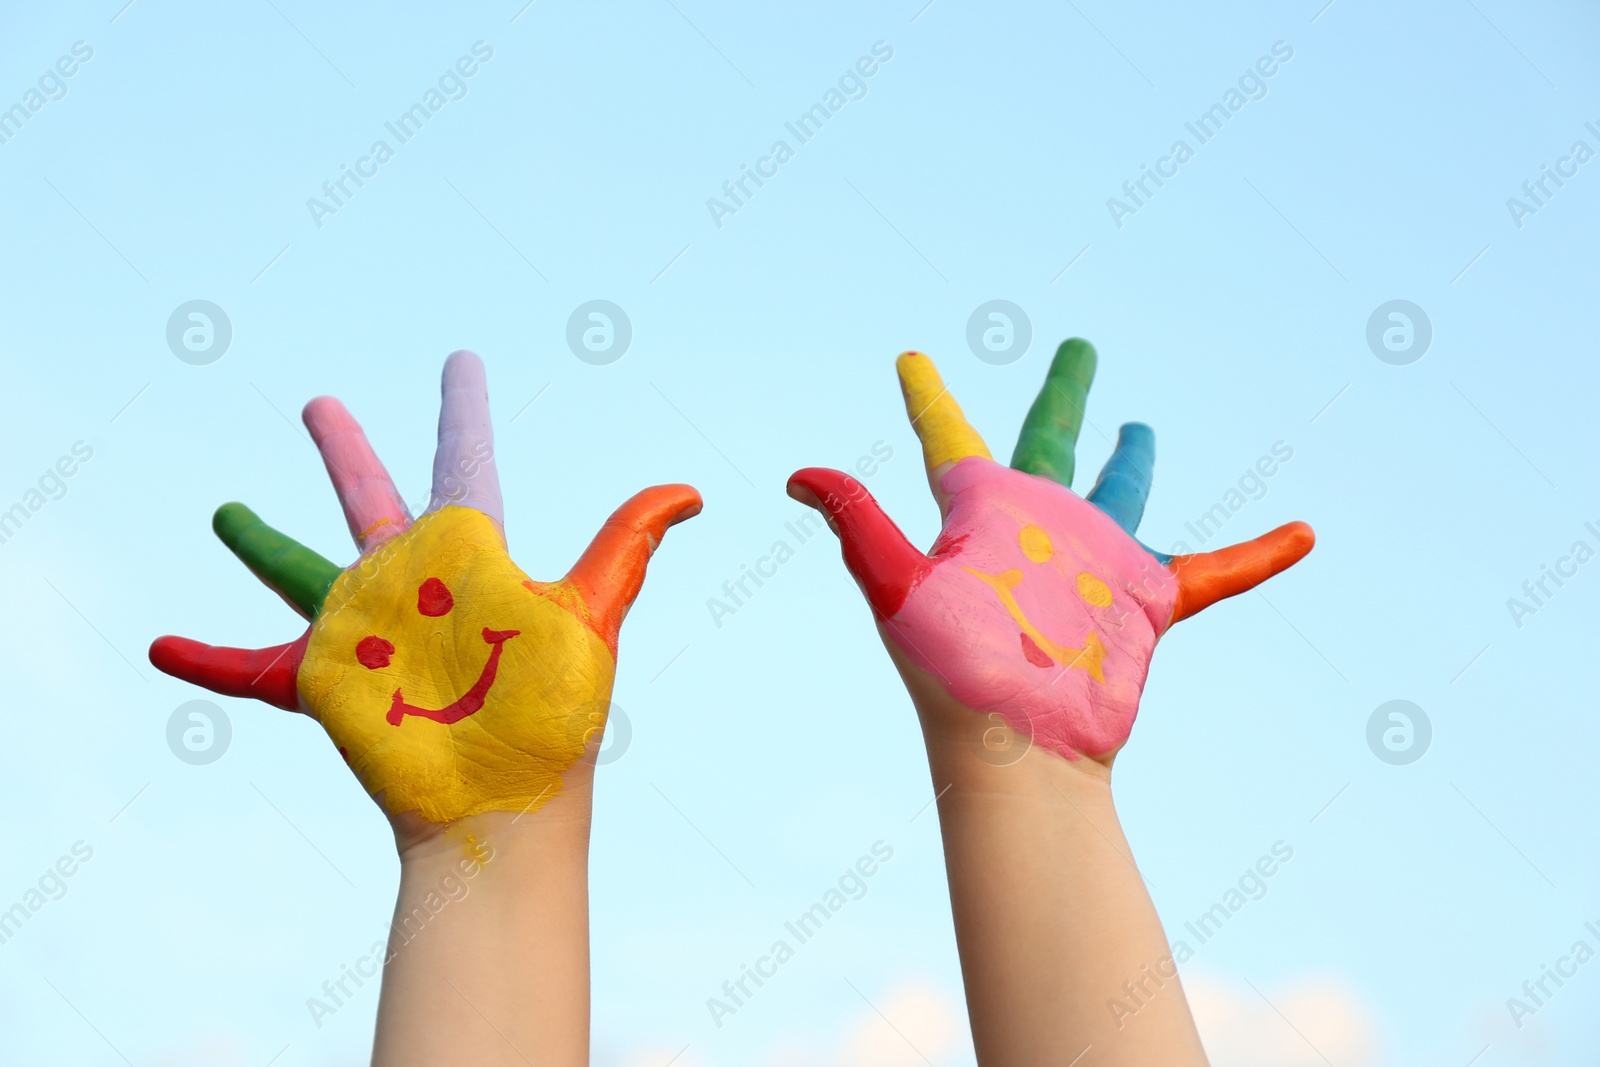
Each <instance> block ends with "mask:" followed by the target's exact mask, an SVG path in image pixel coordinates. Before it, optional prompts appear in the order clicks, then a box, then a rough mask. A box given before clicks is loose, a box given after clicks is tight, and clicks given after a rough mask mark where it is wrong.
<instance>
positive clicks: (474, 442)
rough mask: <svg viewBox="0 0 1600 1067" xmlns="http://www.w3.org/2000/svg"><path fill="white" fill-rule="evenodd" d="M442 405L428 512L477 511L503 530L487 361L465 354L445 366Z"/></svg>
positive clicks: (459, 355) (462, 351)
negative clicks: (490, 420) (444, 509)
mask: <svg viewBox="0 0 1600 1067" xmlns="http://www.w3.org/2000/svg"><path fill="white" fill-rule="evenodd" d="M441 394H442V397H441V400H440V403H439V448H438V450H437V451H436V452H435V453H434V455H433V498H432V499H431V500H429V502H428V510H429V511H437V510H438V509H439V508H442V507H447V506H452V505H453V506H455V507H463V508H476V509H477V510H479V511H481V512H483V513H484V514H485V515H487V516H489V517H490V518H491V519H493V520H494V521H495V522H497V523H500V524H501V525H504V524H505V507H504V505H503V504H502V503H501V500H500V472H499V471H498V470H497V469H496V468H495V465H494V427H493V426H492V425H491V424H490V422H489V386H488V383H487V380H486V379H485V377H484V373H483V361H482V360H481V359H479V358H478V357H477V356H476V355H475V354H473V353H471V352H468V351H466V350H465V349H463V350H461V351H459V352H452V353H451V354H450V358H449V359H447V360H445V362H444V380H443V383H442V385H441Z"/></svg>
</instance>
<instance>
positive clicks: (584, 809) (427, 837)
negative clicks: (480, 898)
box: [391, 764, 594, 880]
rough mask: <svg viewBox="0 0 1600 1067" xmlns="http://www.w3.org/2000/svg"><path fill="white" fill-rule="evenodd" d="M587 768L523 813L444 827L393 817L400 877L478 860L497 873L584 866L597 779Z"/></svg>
mask: <svg viewBox="0 0 1600 1067" xmlns="http://www.w3.org/2000/svg"><path fill="white" fill-rule="evenodd" d="M584 770H588V768H587V767H585V765H584V764H580V765H579V767H577V768H574V769H573V770H572V771H569V772H568V774H567V775H566V778H567V780H566V781H564V782H563V783H562V789H561V792H560V793H558V794H557V795H555V796H553V797H550V798H549V799H547V800H545V801H543V802H542V803H541V804H539V805H538V806H536V807H532V806H530V807H528V808H526V809H524V810H521V811H488V812H482V813H480V814H477V815H469V816H467V817H466V818H463V819H457V820H456V821H454V822H451V823H448V824H443V825H440V824H436V823H428V822H424V821H423V820H421V819H420V818H418V817H417V816H416V815H415V814H407V815H401V816H397V817H394V818H392V819H391V822H392V823H393V825H394V833H395V847H396V849H397V850H398V852H399V855H400V867H401V871H402V873H416V874H422V875H428V874H442V873H445V872H447V871H448V870H450V869H451V868H452V867H459V866H460V865H461V864H462V862H464V861H465V862H467V863H469V864H470V863H471V862H472V861H474V860H476V861H477V862H479V863H485V864H493V865H494V866H495V867H496V869H499V870H517V869H520V868H523V867H527V866H539V867H542V868H549V867H552V866H559V865H562V864H567V865H572V864H577V865H579V866H584V865H586V864H587V858H588V850H589V830H590V825H591V822H592V820H593V813H594V790H593V781H594V778H593V774H592V771H591V772H590V773H582V772H583V771H584ZM486 857H487V858H486ZM497 880H498V879H497Z"/></svg>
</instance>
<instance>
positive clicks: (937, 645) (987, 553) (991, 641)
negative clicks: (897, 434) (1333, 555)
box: [789, 340, 1313, 763]
mask: <svg viewBox="0 0 1600 1067" xmlns="http://www.w3.org/2000/svg"><path fill="white" fill-rule="evenodd" d="M898 368H899V373H900V380H901V386H902V388H903V390H904V392H905V397H906V410H907V413H908V414H909V415H910V416H911V421H912V426H913V427H914V428H915V429H916V432H917V435H918V437H919V438H920V439H921V441H922V445H923V453H924V459H925V461H926V463H927V468H928V480H929V483H930V485H931V486H932V488H933V493H934V496H935V498H936V499H937V500H938V502H939V505H940V509H941V511H942V512H943V515H944V528H943V530H942V531H941V532H940V534H939V537H938V539H937V540H936V541H935V542H934V544H933V547H932V548H931V549H930V550H929V551H928V553H927V554H926V555H924V554H923V553H922V552H920V551H918V550H917V549H916V548H915V547H914V546H913V545H912V544H911V543H910V542H909V541H907V540H906V538H905V536H904V534H902V533H901V532H900V530H899V528H898V527H896V526H895V524H894V523H893V521H891V520H890V519H889V517H888V516H887V515H885V514H884V513H883V511H882V510H881V509H880V508H879V507H878V505H877V502H876V501H875V500H873V499H872V497H871V495H870V494H868V493H867V492H866V490H865V489H864V488H863V487H862V486H861V485H860V483H858V482H856V481H855V480H854V479H852V478H850V477H849V476H848V475H845V474H843V473H841V472H839V471H831V470H825V469H820V468H808V469H806V470H801V471H797V472H796V473H795V474H794V476H793V477H792V478H791V479H790V482H789V493H790V495H791V496H793V497H795V499H797V500H800V501H801V502H803V503H807V504H810V505H812V506H813V507H816V508H818V510H820V511H822V513H823V514H824V515H826V516H827V517H828V519H829V522H830V524H831V525H832V526H833V528H834V529H835V531H836V532H837V533H838V534H839V538H840V540H841V542H842V544H843V550H844V558H845V564H846V566H848V567H849V568H850V571H851V573H852V574H853V575H854V576H855V578H856V580H857V582H858V583H859V584H860V585H861V587H862V590H863V591H864V592H865V594H866V596H867V600H868V601H869V602H870V604H871V605H872V608H873V611H874V613H875V615H876V616H877V620H878V623H879V627H880V632H881V633H882V635H883V638H884V641H885V643H886V644H887V645H889V646H890V649H891V651H892V652H895V653H896V654H897V657H898V658H899V659H900V660H901V661H902V662H904V663H906V664H909V666H910V667H911V668H913V669H915V670H916V671H919V672H922V673H923V674H924V675H926V676H927V677H929V678H931V679H933V681H934V682H935V684H937V685H938V686H940V687H941V688H942V689H943V690H944V691H945V692H946V693H948V694H949V696H950V697H951V698H953V699H954V700H955V701H957V702H958V703H959V704H961V705H963V706H965V707H967V708H970V709H972V710H973V711H976V712H981V713H985V714H987V715H992V716H999V717H1000V719H1001V720H1003V721H1004V722H1005V723H1006V724H1007V725H1008V726H1009V727H1010V728H1011V729H1012V730H1014V731H1015V732H1016V733H1018V734H1020V735H1022V736H1023V737H1025V738H1028V739H1031V741H1032V742H1033V743H1035V744H1038V745H1040V746H1042V747H1044V748H1046V749H1048V750H1050V751H1052V752H1055V753H1057V754H1059V755H1062V756H1065V757H1066V758H1068V759H1077V758H1079V757H1080V756H1084V755H1086V756H1089V757H1091V758H1094V759H1096V760H1100V761H1102V762H1107V763H1109V762H1110V760H1111V759H1112V758H1113V757H1114V756H1115V754H1116V753H1117V751H1118V750H1119V749H1121V747H1122V746H1123V745H1124V744H1125V743H1126V742H1127V739H1128V735H1129V732H1130V731H1131V729H1132V727H1133V720H1134V717H1135V715H1136V714H1137V713H1138V708H1139V697H1140V694H1141V693H1142V692H1143V690H1144V683H1145V678H1146V675H1147V674H1148V672H1149V667H1150V659H1151V656H1152V654H1153V653H1154V651H1155V646H1156V642H1157V641H1158V640H1159V639H1160V637H1161V635H1162V634H1163V633H1165V632H1166V630H1167V628H1168V627H1170V626H1171V625H1172V624H1173V623H1174V622H1177V621H1178V620H1180V619H1183V618H1187V617H1188V616H1190V615H1193V614H1195V613H1196V612H1198V611H1201V610H1202V609H1204V608H1206V607H1208V606H1209V605H1211V604H1213V603H1215V602H1216V601H1218V600H1221V599H1223V598H1225V597H1229V596H1234V595H1236V594H1238V593H1241V592H1244V591H1245V590H1247V589H1250V588H1252V587H1254V586H1255V585H1257V584H1259V583H1260V582H1263V581H1265V580H1266V579H1267V578H1269V577H1271V576H1272V575H1274V574H1276V573H1278V572H1279V571H1281V570H1284V569H1286V568H1287V567H1289V566H1291V565H1293V564H1294V563H1295V562H1297V561H1298V560H1299V559H1301V558H1302V557H1303V556H1304V555H1305V554H1306V553H1307V552H1309V551H1310V550H1311V546H1312V543H1313V537H1312V533H1311V528H1310V527H1309V526H1307V525H1305V524H1304V523H1290V524H1288V525H1286V526H1282V527H1279V528H1278V529H1276V530H1274V531H1272V532H1271V533H1268V534H1266V535H1265V536H1263V537H1261V538H1258V539H1256V540H1254V541H1250V542H1246V543H1243V544H1239V545H1234V546H1232V547H1230V548H1225V549H1222V550H1220V551H1216V552H1208V553H1202V554H1198V555H1191V556H1177V557H1173V556H1167V555H1165V554H1163V553H1159V552H1156V551H1154V550H1152V549H1150V548H1147V547H1145V546H1144V545H1143V544H1141V543H1140V542H1139V541H1138V540H1136V539H1135V538H1134V536H1133V535H1134V532H1135V530H1137V528H1138V525H1139V520H1140V518H1141V517H1142V515H1143V512H1144V504H1145V499H1146V497H1147V495H1148V493H1149V488H1150V469H1151V466H1152V464H1153V461H1154V458H1155V438H1154V434H1153V433H1151V431H1150V429H1149V427H1147V426H1144V425H1142V424H1139V423H1129V424H1127V425H1125V426H1123V427H1122V430H1121V433H1120V434H1119V437H1118V442H1117V450H1116V452H1115V454H1114V455H1113V456H1112V457H1111V459H1110V460H1108V461H1107V463H1106V466H1105V468H1104V470H1102V471H1101V474H1100V477H1099V480H1098V481H1097V482H1096V483H1095V486H1094V488H1093V489H1092V490H1091V491H1090V492H1089V493H1088V495H1087V496H1081V497H1080V496H1078V495H1077V494H1075V493H1073V492H1072V490H1071V483H1072V475H1073V468H1074V465H1075V459H1074V448H1075V446H1076V443H1077V437H1078V431H1079V428H1080V427H1081V425H1082V420H1083V407H1084V402H1085V399H1086V398H1087V394H1088V390H1089V383H1090V381H1091V379H1092V378H1093V375H1094V368H1095V353H1094V349H1093V348H1092V347H1090V346H1089V344H1088V343H1087V342H1085V341H1080V340H1071V341H1067V342H1065V343H1063V344H1062V345H1061V347H1060V349H1059V350H1058V351H1057V353H1056V357H1055V360H1054V361H1053V363H1052V365H1051V368H1050V371H1049V374H1048V376H1047V378H1046V382H1045V386H1044V389H1043V391H1042V392H1041V393H1040V395H1039V398H1038V400H1036V401H1035V403H1034V405H1033V408H1032V410H1031V411H1030V412H1029V414H1028V418H1027V420H1026V421H1025V423H1024V426H1023V431H1022V434H1021V437H1020V439H1019V440H1018V444H1017V449H1016V452H1015V454H1014V455H1013V457H1012V464H1011V466H1010V467H1005V466H1002V465H1000V464H999V463H996V462H995V461H994V460H993V459H992V458H991V457H990V454H989V450H988V447H987V446H986V445H985V444H984V443H983V440H982V438H981V437H979V436H978V434H977V433H976V432H975V431H974V430H973V429H972V427H971V426H970V425H968V423H967V421H966V419H965V417H964V416H963V415H962V413H961V409H960V407H959V406H957V404H956V402H955V400H954V399H952V398H951V396H950V394H949V391H948V390H947V389H946V388H945V387H944V384H943V382H942V381H941V380H940V379H939V374H938V371H937V370H936V369H935V368H934V366H933V361H932V360H930V359H928V357H927V356H924V355H922V354H920V353H916V352H908V353H906V354H905V355H903V356H901V357H900V360H899V363H898Z"/></svg>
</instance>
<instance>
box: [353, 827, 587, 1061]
mask: <svg viewBox="0 0 1600 1067" xmlns="http://www.w3.org/2000/svg"><path fill="white" fill-rule="evenodd" d="M569 801H573V798H568V797H559V798H557V799H556V800H554V801H552V802H551V803H550V804H548V805H547V806H546V807H544V808H542V809H540V810H539V811H537V812H534V813H530V814H529V815H527V816H525V817H522V818H518V819H516V821H515V822H514V821H513V819H514V818H515V816H514V814H513V813H496V814H494V815H490V816H480V817H477V818H475V819H470V820H465V821H464V822H463V823H461V824H458V825H457V826H455V827H452V828H451V829H450V830H449V831H446V832H444V833H441V834H439V835H436V836H434V837H431V838H429V839H428V840H426V841H423V842H421V843H419V844H415V845H412V846H411V847H409V848H408V849H406V851H405V852H403V853H402V858H401V875H400V895H399V901H398V903H397V905H396V908H395V920H394V925H393V927H392V929H391V931H390V938H389V962H388V964H387V965H386V966H385V968H384V975H383V993H382V997H381V999H380V1002H379V1007H378V1028H377V1037H376V1040H375V1042H374V1045H373V1063H374V1065H376V1067H409V1065H412V1064H415V1065H419V1067H421V1065H429V1067H431V1065H433V1064H439V1063H473V1064H485V1065H489V1064H507V1065H511V1064H516V1065H519V1067H526V1065H528V1064H536V1065H538V1067H545V1065H552V1067H554V1065H563V1067H565V1065H569V1064H570V1065H576V1064H586V1063H587V1062H588V1053H589V938H588V835H589V826H588V812H587V799H586V798H584V799H583V800H582V802H581V805H579V804H577V803H576V802H571V803H564V802H569ZM579 806H581V809H582V810H576V811H575V810H572V809H573V808H575V807H579Z"/></svg>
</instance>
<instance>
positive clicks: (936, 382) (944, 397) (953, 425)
mask: <svg viewBox="0 0 1600 1067" xmlns="http://www.w3.org/2000/svg"><path fill="white" fill-rule="evenodd" d="M895 369H896V370H897V371H899V372H900V391H901V392H903V393H904V394H905V397H906V415H907V416H909V417H910V419H911V428H912V429H914V430H916V431H917V438H918V439H919V440H921V442H922V458H923V462H925V463H926V464H927V465H928V473H929V474H930V475H931V474H932V473H933V472H934V471H935V470H936V469H938V468H939V467H941V466H943V465H944V464H946V463H955V462H956V461H958V460H962V459H965V458H967V457H968V456H982V457H983V458H984V459H993V458H994V457H993V456H991V455H990V454H989V446H988V445H986V444H984V443H983V438H982V437H979V436H978V431H977V430H974V429H973V428H972V425H971V424H970V423H968V422H967V417H966V416H965V415H963V414H962V413H961V405H960V404H957V403H956V400H955V397H953V396H951V395H950V390H948V389H946V388H945V384H944V380H943V379H941V378H940V377H939V368H937V367H935V366H934V365H933V360H931V359H929V358H928V357H927V356H925V355H923V354H922V353H921V352H905V353H902V354H901V356H900V358H899V359H898V360H896V361H895Z"/></svg>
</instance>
